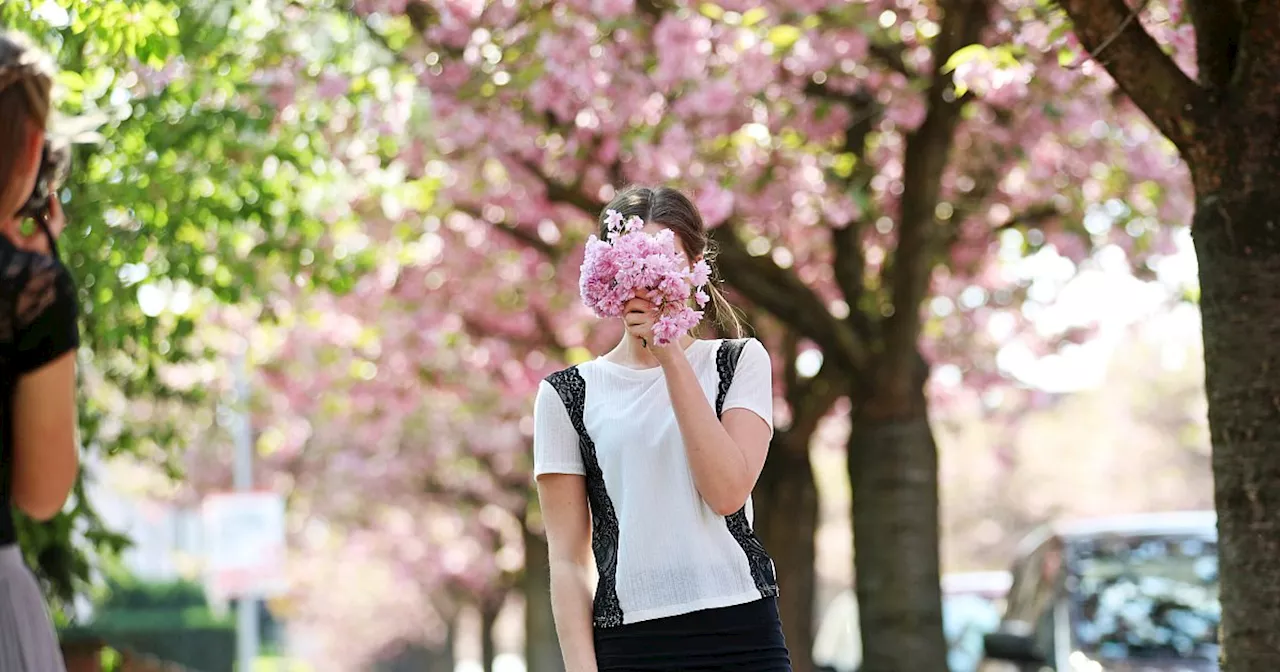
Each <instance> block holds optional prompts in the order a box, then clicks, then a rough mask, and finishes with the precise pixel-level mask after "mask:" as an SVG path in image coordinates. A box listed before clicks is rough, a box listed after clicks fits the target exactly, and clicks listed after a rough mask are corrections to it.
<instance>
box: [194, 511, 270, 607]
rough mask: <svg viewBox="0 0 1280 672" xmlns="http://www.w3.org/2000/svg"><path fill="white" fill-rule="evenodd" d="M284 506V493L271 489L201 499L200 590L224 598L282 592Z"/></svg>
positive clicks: (267, 595)
mask: <svg viewBox="0 0 1280 672" xmlns="http://www.w3.org/2000/svg"><path fill="white" fill-rule="evenodd" d="M284 509H285V507H284V497H283V496H281V495H279V494H277V493H274V492H228V493H219V494H214V495H209V496H207V497H205V498H204V503H203V505H202V506H201V508H200V514H201V516H200V517H201V520H202V522H203V528H204V542H205V543H204V549H205V589H206V590H207V591H208V592H209V593H210V594H211V596H214V597H216V599H223V600H225V599H230V598H234V597H241V596H251V597H271V596H274V595H279V594H280V593H282V592H284V590H285V587H286V586H285V520H284Z"/></svg>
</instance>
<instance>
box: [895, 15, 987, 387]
mask: <svg viewBox="0 0 1280 672" xmlns="http://www.w3.org/2000/svg"><path fill="white" fill-rule="evenodd" d="M943 7H944V12H945V13H944V15H943V18H942V26H941V33H940V34H939V35H938V39H937V41H936V42H935V43H934V55H933V62H934V63H935V64H937V65H936V66H935V67H936V68H937V70H935V72H934V75H933V80H932V82H931V83H930V85H929V91H928V106H929V111H928V113H927V114H926V115H925V119H924V122H923V123H921V125H920V127H919V128H917V129H916V130H914V131H912V132H911V133H909V134H908V135H907V140H906V142H907V146H906V149H905V152H904V158H903V177H902V182H903V193H902V197H901V199H900V203H901V206H900V208H901V217H900V221H899V223H898V244H897V247H896V248H895V250H894V253H893V259H892V266H891V267H890V268H889V269H888V276H889V277H888V286H889V296H890V300H891V302H892V306H893V314H892V315H891V316H890V317H889V318H888V319H887V320H886V321H885V330H884V334H885V358H884V360H883V361H882V370H881V375H882V376H883V378H882V382H884V383H888V384H890V385H891V389H889V390H886V391H887V392H888V393H889V395H888V398H889V399H891V400H906V399H911V398H914V397H913V396H912V395H911V394H910V386H911V381H912V379H913V376H912V374H913V372H914V368H915V364H916V358H917V357H918V348H917V343H916V342H917V340H918V338H919V334H920V304H921V303H922V302H923V301H924V298H925V294H926V293H927V292H928V289H929V276H930V273H931V272H932V270H933V264H934V261H935V255H934V253H933V252H934V249H935V248H936V245H937V242H938V241H937V240H936V236H937V229H938V226H937V216H936V215H935V211H936V209H937V206H938V200H939V198H940V194H941V187H942V173H943V171H944V170H945V169H946V166H947V162H948V160H949V159H950V155H951V148H952V146H953V144H954V139H955V129H956V126H957V125H958V124H959V122H960V109H961V107H962V105H963V102H964V99H963V98H957V97H956V95H955V88H954V86H953V84H952V81H951V76H950V75H948V74H946V73H943V72H942V71H941V69H942V66H943V64H945V63H946V62H947V60H948V59H950V58H951V55H952V54H953V53H955V52H956V51H957V50H959V49H960V48H962V47H964V46H967V45H969V44H972V43H974V42H977V41H978V38H979V37H980V36H981V34H982V30H983V29H984V28H985V27H986V25H987V22H988V20H989V19H988V17H989V15H990V12H989V7H988V0H950V1H949V2H946V3H944V4H943ZM890 403H893V402H892V401H891V402H890ZM904 403H905V402H904Z"/></svg>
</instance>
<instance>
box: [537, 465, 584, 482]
mask: <svg viewBox="0 0 1280 672" xmlns="http://www.w3.org/2000/svg"><path fill="white" fill-rule="evenodd" d="M543 474H569V475H571V476H586V475H587V472H586V471H585V470H583V468H582V467H580V466H577V465H571V464H547V465H543V466H541V467H539V468H537V469H535V470H534V471H533V477H534V478H535V479H536V478H538V477H539V476H542V475H543Z"/></svg>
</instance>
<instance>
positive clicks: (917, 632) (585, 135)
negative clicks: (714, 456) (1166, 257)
mask: <svg viewBox="0 0 1280 672" xmlns="http://www.w3.org/2000/svg"><path fill="white" fill-rule="evenodd" d="M356 12H357V13H358V14H359V15H360V16H362V17H363V18H364V20H365V22H366V24H367V25H368V26H369V29H370V31H371V32H374V33H377V34H382V35H387V36H388V42H389V43H390V42H391V41H393V40H394V41H395V42H396V46H394V47H393V49H392V51H393V52H394V53H395V54H396V55H397V56H398V57H399V58H400V59H401V62H402V63H403V64H405V66H406V67H409V68H411V69H413V71H414V72H415V73H416V74H417V76H418V78H419V81H420V84H421V86H423V87H424V88H425V89H427V90H428V91H429V92H430V94H431V106H432V110H433V115H434V117H433V120H434V122H435V126H434V128H435V129H436V130H437V132H438V137H437V138H436V139H435V141H434V143H433V147H434V151H436V152H438V153H439V154H441V155H442V156H443V157H445V158H446V159H447V161H448V165H447V170H448V176H447V177H445V178H444V192H443V194H442V198H443V199H444V200H445V201H447V202H448V204H449V205H450V206H451V207H452V208H454V209H455V211H456V212H457V213H466V216H467V217H469V218H470V221H473V222H477V223H480V224H483V225H486V226H488V227H489V228H491V229H492V230H493V231H494V232H495V233H496V234H497V235H502V236H505V237H508V238H510V239H513V240H517V241H520V242H523V243H524V244H525V246H526V247H527V248H528V249H531V250H536V251H538V252H540V253H542V254H543V255H544V256H545V257H546V259H547V261H546V262H544V263H546V264H550V265H551V267H552V268H555V269H556V270H557V271H558V273H557V275H563V274H569V275H571V276H572V274H573V269H574V256H573V255H574V254H575V252H574V250H575V248H576V246H577V245H578V244H579V243H580V241H581V240H582V238H583V237H584V234H585V232H586V231H588V230H589V229H590V226H591V224H590V222H591V221H592V217H593V216H594V214H595V213H596V212H598V210H599V209H600V207H601V206H602V205H603V203H604V202H606V201H607V200H608V198H609V197H610V196H611V195H612V193H613V189H614V188H615V186H617V185H619V184H622V183H626V182H647V183H652V182H676V183H679V184H682V185H683V186H684V187H686V188H687V189H689V190H690V191H691V192H692V193H694V194H695V195H696V197H697V201H698V204H699V206H700V208H701V209H702V210H703V213H704V215H705V216H706V218H707V220H708V222H709V223H710V224H711V225H713V226H715V227H717V228H716V229H715V241H716V243H717V245H718V248H719V249H718V253H719V257H718V261H719V264H720V267H721V270H722V272H723V274H724V276H725V278H726V280H727V281H728V283H729V284H730V285H731V286H732V287H733V289H734V290H736V292H737V294H738V295H739V296H740V297H741V298H742V299H743V300H745V301H746V302H748V303H750V304H751V305H752V306H754V307H756V308H758V309H759V310H762V311H764V312H766V313H768V314H769V315H771V316H772V319H773V320H775V321H776V322H777V323H778V324H779V325H780V327H782V331H781V333H782V334H783V335H782V336H781V337H780V338H779V339H778V341H777V342H778V343H783V344H785V343H787V342H788V339H793V340H794V342H795V345H794V347H795V355H796V357H799V356H800V355H802V354H804V353H805V352H806V351H816V353H819V354H820V357H818V358H817V359H816V361H818V362H820V366H818V367H816V371H815V370H806V371H804V373H805V374H807V375H799V374H800V372H796V373H795V374H794V376H793V380H792V382H795V383H797V384H802V383H801V380H802V379H803V380H804V381H813V382H814V385H813V387H806V389H805V391H804V392H803V393H801V394H800V396H797V395H796V394H794V393H793V394H792V396H791V397H790V399H789V400H790V401H791V402H792V403H791V404H789V407H788V408H785V409H784V410H783V411H782V413H783V415H784V416H793V417H796V418H800V417H805V418H807V413H798V412H797V410H798V409H800V410H802V409H803V407H804V406H805V402H807V401H809V400H810V399H811V396H812V397H813V398H814V399H817V401H818V402H823V401H825V400H826V399H834V398H835V397H840V396H847V397H849V398H850V399H851V400H852V401H853V403H852V405H851V409H852V411H851V413H852V416H853V417H852V421H853V422H852V427H853V431H852V433H851V435H850V438H849V456H850V459H849V464H850V474H849V475H850V478H851V480H852V482H853V487H854V491H855V492H856V493H858V494H857V497H855V499H854V503H853V509H854V516H853V519H854V525H855V527H856V534H855V539H856V541H855V543H856V545H857V550H858V552H857V553H856V564H857V575H858V577H859V579H858V589H859V591H860V594H859V597H860V600H861V601H862V603H863V609H862V613H863V619H862V627H863V629H864V633H863V634H864V638H863V639H864V641H866V642H868V651H867V659H866V660H867V666H868V669H899V668H901V667H903V666H905V667H910V668H911V669H940V667H941V665H942V664H943V663H942V660H943V648H944V647H943V644H942V637H941V630H940V627H939V626H938V624H939V623H940V615H939V608H938V594H937V593H938V591H937V588H936V586H937V583H938V582H937V571H938V570H937V556H938V553H937V528H938V519H937V481H936V459H937V458H936V454H935V452H936V449H935V447H934V442H933V440H932V436H931V432H930V431H929V425H928V415H927V404H926V397H925V394H924V385H925V383H926V381H927V380H928V379H929V377H930V372H929V365H928V362H929V361H930V359H932V360H934V361H937V359H938V358H939V357H942V356H945V354H946V352H945V347H943V349H942V351H939V352H932V351H925V352H922V351H921V349H920V348H921V343H922V341H921V336H922V329H924V328H926V327H929V328H933V327H932V325H935V324H936V325H938V327H939V328H942V329H954V327H951V326H947V325H948V324H949V323H951V322H964V321H970V322H972V321H973V320H980V321H981V320H985V319H988V318H991V317H994V316H996V315H1000V316H1003V317H1001V318H999V319H1001V320H1005V321H1008V320H1010V319H1012V320H1013V321H1014V324H1013V325H1010V326H1012V327H1015V328H1014V329H1013V330H1012V331H1014V332H1018V331H1019V330H1018V329H1017V328H1016V327H1021V326H1024V325H1023V324H1022V323H1023V322H1025V320H1024V318H1023V317H1021V315H1020V313H1019V311H1018V308H1017V306H1018V303H1019V300H1020V299H1021V297H1022V295H1023V293H1024V292H1025V288H1024V287H1019V286H1016V285H1013V286H1011V283H1009V282H1007V281H1006V279H1005V278H1004V277H1002V269H1003V268H1004V266H1003V265H1002V264H1000V263H995V264H993V263H991V262H990V260H991V259H992V252H993V251H994V250H995V249H996V248H997V247H999V246H1001V245H1007V246H1010V247H1014V248H1016V249H1017V252H1018V253H1019V254H1026V253H1028V252H1036V251H1038V250H1040V249H1042V248H1050V249H1052V250H1054V251H1056V252H1057V253H1058V254H1059V255H1060V256H1061V257H1062V258H1063V259H1064V261H1068V263H1070V262H1069V260H1071V259H1074V260H1076V261H1079V260H1080V259H1082V258H1083V257H1084V256H1086V255H1087V254H1088V252H1089V250H1090V249H1091V248H1092V247H1093V246H1094V245H1097V244H1104V245H1105V244H1109V243H1115V244H1117V245H1120V246H1122V247H1123V248H1124V249H1128V250H1131V252H1132V255H1131V259H1132V261H1134V263H1135V264H1138V265H1141V264H1142V263H1143V260H1144V259H1145V257H1146V256H1147V255H1149V254H1152V253H1162V252H1167V251H1168V250H1167V247H1168V246H1167V243H1168V240H1169V236H1168V235H1167V230H1165V229H1162V228H1159V227H1156V226H1154V223H1155V222H1156V221H1157V220H1159V219H1167V218H1169V217H1170V216H1171V214H1172V213H1176V212H1177V210H1178V207H1179V206H1180V201H1179V200H1178V198H1177V194H1167V193H1164V191H1163V190H1162V189H1161V187H1160V186H1159V185H1160V182H1158V181H1157V178H1163V176H1164V173H1165V172H1167V171H1170V170H1176V162H1175V161H1173V160H1171V155H1170V153H1169V151H1168V149H1167V147H1166V146H1165V145H1163V144H1161V143H1159V142H1146V143H1140V142H1139V141H1140V140H1149V139H1153V134H1152V133H1151V132H1150V130H1149V127H1148V126H1147V125H1146V124H1145V123H1144V122H1143V121H1142V120H1141V118H1140V116H1139V115H1137V114H1136V112H1135V111H1134V110H1133V109H1132V108H1131V107H1129V106H1128V105H1127V104H1125V103H1124V102H1123V101H1122V100H1119V99H1117V97H1116V96H1114V95H1113V94H1112V87H1111V84H1110V82H1109V80H1107V78H1106V77H1105V76H1102V75H1101V70H1100V69H1099V68H1098V67H1096V65H1092V64H1085V65H1083V66H1079V67H1074V68H1070V69H1068V68H1063V67H1062V66H1061V65H1060V63H1059V58H1060V47H1062V48H1066V47H1068V46H1069V45H1067V44H1066V43H1065V42H1064V40H1065V39H1066V38H1065V35H1066V32H1067V31H1066V25H1065V23H1064V21H1063V19H1062V17H1061V16H1059V15H1056V14H1053V13H1051V12H1049V11H1047V10H1046V9H1044V8H1042V7H1040V6H1039V5H1034V4H1030V5H1023V4H1015V3H1010V4H1009V5H1008V6H1005V5H1001V4H997V3H994V2H983V1H976V0H953V1H948V2H940V3H909V4H907V5H905V6H899V5H891V4H882V3H875V2H868V3H858V4H836V3H830V4H828V3H824V2H814V3H808V4H806V5H805V6H804V7H803V8H796V7H791V6H782V5H776V6H775V5H773V4H770V3H766V4H764V5H762V6H759V7H756V6H751V7H748V6H746V5H741V6H739V5H737V4H735V3H722V4H720V5H713V4H700V5H697V6H696V7H695V6H684V5H681V4H678V3H664V2H635V3H632V2H609V3H586V2H580V3H555V4H542V3H491V4H487V5H482V4H473V5H463V4H458V3H445V2H426V1H414V2H392V3H384V2H376V1H371V2H362V3H358V4H357V6H356ZM406 35H407V36H408V37H406ZM1010 43H1012V44H1014V45H1016V46H1017V49H1014V48H1012V47H1010V46H1008V45H1009V44H1010ZM982 45H987V46H985V47H984V46H982ZM1001 45H1003V46H1001ZM1068 53H1069V52H1068ZM1032 73H1035V74H1036V77H1035V78H1032V77H1031V76H1030V75H1031V74H1032ZM1099 101H1101V103H1099ZM1104 115H1105V116H1106V117H1107V122H1103V121H1102V117H1103V116H1104ZM1122 169H1123V170H1122ZM1108 199H1113V200H1108ZM1095 204H1096V205H1097V206H1098V207H1100V208H1101V211H1097V208H1095V207H1094V206H1095ZM1086 215H1090V216H1086ZM1006 234H1008V235H1006ZM474 235H476V236H477V237H478V236H479V235H480V234H474ZM543 277H544V278H546V276H543ZM548 279H549V278H548ZM934 292H937V293H938V294H939V295H941V296H950V297H953V299H952V306H953V308H952V309H951V310H950V312H949V313H948V312H946V311H945V310H942V306H941V305H933V304H931V305H930V307H931V308H933V309H934V312H935V313H937V314H936V315H934V316H930V317H928V319H926V316H927V314H926V312H925V311H924V310H923V308H924V307H925V302H926V300H927V299H928V298H929V297H930V296H931V295H932V294H933V293H934ZM966 292H967V294H965V293H966ZM960 295H965V296H967V298H966V300H965V301H964V302H963V305H961V306H958V307H957V304H956V301H955V299H958V298H959V297H960ZM559 300H560V301H566V302H567V301H572V295H571V294H569V293H566V294H565V295H564V296H563V297H562V298H561V299H559ZM948 318H950V319H948ZM979 324H982V322H979ZM542 329H543V330H545V331H552V332H556V333H558V334H559V335H560V339H561V342H563V343H565V344H566V345H570V346H581V345H583V344H584V343H585V341H583V340H582V338H581V327H580V326H579V323H578V322H574V321H548V322H547V323H546V324H545V326H544V327H542ZM1006 331H1008V330H1006ZM1019 333H1021V332H1019ZM788 334H789V335H788ZM926 335H928V336H932V334H926ZM1062 336H1064V335H1063V334H1052V335H1051V337H1050V338H1048V339H1043V338H1042V339H1040V340H1041V341H1042V342H1044V343H1046V344H1047V345H1040V346H1038V347H1041V348H1042V349H1043V348H1046V347H1049V348H1051V347H1052V346H1053V344H1054V343H1056V342H1059V341H1060V340H1061V337H1062ZM942 341H945V339H933V338H928V339H926V340H925V341H924V342H925V343H929V342H935V343H937V342H942ZM775 347H777V346H775ZM782 347H783V350H784V352H786V353H787V357H790V356H791V351H790V349H789V346H786V345H783V346H782ZM950 354H952V355H955V354H957V353H954V352H952V353H950ZM922 355H923V356H922ZM925 356H927V358H926V357H925ZM966 368H970V372H971V374H972V380H971V381H969V382H982V381H984V380H989V379H991V378H992V377H994V376H995V374H997V373H998V371H997V370H996V368H995V367H988V368H985V369H984V368H982V367H978V368H976V369H975V368H971V367H966ZM784 369H785V367H784ZM780 375H782V377H783V379H784V380H786V379H787V378H788V374H786V373H781V374H780ZM808 384H809V383H808V382H804V383H803V385H806V386H807V385H808ZM819 390H824V391H823V392H819ZM812 407H813V408H815V409H819V411H820V412H817V416H818V417H821V415H822V414H823V413H825V408H824V403H814V404H812ZM826 407H829V404H827V405H826ZM798 426H799V427H804V426H805V423H804V422H801V423H799V424H798ZM801 452H803V450H801ZM786 454H787V451H785V450H779V451H778V452H777V453H775V458H774V459H777V460H779V462H776V463H775V464H791V465H795V466H794V467H793V473H796V474H800V475H801V477H802V478H803V479H808V478H810V477H809V476H808V475H807V474H806V473H805V471H806V470H807V469H806V468H807V461H806V460H802V459H798V458H797V459H794V460H790V459H786V457H785V456H786ZM779 455H781V456H783V457H781V458H779V457H777V456H779ZM765 480H766V482H768V478H766V479H765ZM763 527H765V528H767V527H768V525H767V524H765V525H764V526H763ZM784 590H785V589H784ZM791 618H792V617H791V616H788V619H789V620H790V619H791ZM796 618H797V620H800V619H801V618H802V617H796ZM804 620H807V618H805V619H804ZM799 641H804V640H803V639H802V640H799ZM797 648H799V647H797ZM904 656H906V658H904ZM799 669H803V662H801V668H799Z"/></svg>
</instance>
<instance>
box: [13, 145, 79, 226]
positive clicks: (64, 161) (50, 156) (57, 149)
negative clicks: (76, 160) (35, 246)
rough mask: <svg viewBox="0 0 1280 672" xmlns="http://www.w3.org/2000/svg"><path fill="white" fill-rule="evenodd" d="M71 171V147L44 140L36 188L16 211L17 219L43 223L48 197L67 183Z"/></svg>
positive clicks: (46, 214)
mask: <svg viewBox="0 0 1280 672" xmlns="http://www.w3.org/2000/svg"><path fill="white" fill-rule="evenodd" d="M70 171H71V145H70V144H69V143H67V142H63V141H57V140H54V139H52V138H48V137H46V138H45V141H44V151H43V152H42V153H41V156H40V170H39V171H38V172H37V174H36V186H35V188H34V189H32V190H31V196H30V197H28V198H27V202H26V203H24V204H23V205H22V209H21V210H18V217H20V218H25V217H30V218H32V219H35V220H37V221H44V220H45V218H46V217H48V215H49V197H50V196H52V195H54V194H56V193H58V189H61V188H62V185H63V184H64V183H66V181H67V175H68V173H70Z"/></svg>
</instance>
